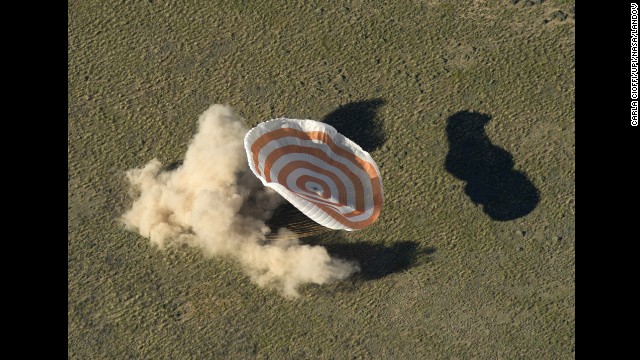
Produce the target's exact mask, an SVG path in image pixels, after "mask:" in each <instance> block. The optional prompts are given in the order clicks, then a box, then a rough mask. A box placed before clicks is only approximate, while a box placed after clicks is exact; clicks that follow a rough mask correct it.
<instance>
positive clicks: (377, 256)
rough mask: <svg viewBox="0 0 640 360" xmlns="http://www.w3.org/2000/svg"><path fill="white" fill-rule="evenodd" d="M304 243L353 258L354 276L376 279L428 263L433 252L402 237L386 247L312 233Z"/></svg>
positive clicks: (429, 248) (356, 277)
mask: <svg viewBox="0 0 640 360" xmlns="http://www.w3.org/2000/svg"><path fill="white" fill-rule="evenodd" d="M302 241H303V242H304V243H305V244H310V245H320V246H323V247H325V248H326V249H327V251H328V252H329V254H330V255H331V256H333V257H337V258H340V259H344V260H351V261H353V260H355V261H357V262H358V264H359V265H360V271H359V272H358V273H356V274H354V275H353V278H354V279H361V280H376V279H380V278H383V277H385V276H388V275H391V274H394V273H397V272H401V271H404V270H407V269H409V268H410V267H413V266H416V265H419V264H422V263H425V262H428V261H430V260H431V255H433V254H434V253H435V252H436V249H435V248H433V247H427V248H421V247H420V246H419V244H418V243H417V242H415V241H408V240H402V241H397V242H395V243H393V244H391V245H389V246H387V245H382V244H376V243H373V242H368V241H357V242H347V241H346V239H344V238H342V237H341V236H340V235H337V236H332V237H331V238H330V239H326V238H325V239H323V236H314V237H309V238H305V239H303V240H302Z"/></svg>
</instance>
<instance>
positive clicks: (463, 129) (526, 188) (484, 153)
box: [445, 111, 540, 221]
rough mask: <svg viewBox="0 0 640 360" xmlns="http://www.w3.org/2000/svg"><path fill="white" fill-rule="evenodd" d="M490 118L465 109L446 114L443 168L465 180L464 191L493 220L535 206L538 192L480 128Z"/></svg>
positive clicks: (523, 212)
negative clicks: (446, 144) (446, 141)
mask: <svg viewBox="0 0 640 360" xmlns="http://www.w3.org/2000/svg"><path fill="white" fill-rule="evenodd" d="M490 120H491V117H490V116H489V115H486V114H482V113H474V112H469V111H461V112H457V113H455V114H453V115H452V116H450V117H449V119H448V120H447V129H446V131H447V138H448V140H449V153H448V154H447V157H446V160H445V169H446V170H447V171H449V172H450V173H451V174H453V175H454V176H455V177H457V178H458V179H460V180H464V181H466V182H467V185H466V187H465V193H466V194H467V195H468V196H469V197H470V198H471V201H473V202H474V203H475V204H481V205H483V211H484V212H485V213H486V214H487V215H489V217H491V218H492V219H493V220H497V221H508V220H513V219H517V218H519V217H522V216H525V215H527V214H529V213H530V212H531V211H533V209H535V207H536V206H537V205H538V203H539V202H540V194H539V192H538V189H536V187H535V186H534V185H533V183H532V182H531V181H530V180H529V179H528V178H527V176H526V175H525V174H524V173H522V172H520V171H517V170H514V169H513V166H514V161H513V156H511V154H510V153H509V152H507V151H506V150H504V149H502V148H500V147H498V146H495V145H493V144H492V143H491V140H489V137H488V136H487V134H486V132H485V130H484V126H485V124H486V123H488V122H489V121H490Z"/></svg>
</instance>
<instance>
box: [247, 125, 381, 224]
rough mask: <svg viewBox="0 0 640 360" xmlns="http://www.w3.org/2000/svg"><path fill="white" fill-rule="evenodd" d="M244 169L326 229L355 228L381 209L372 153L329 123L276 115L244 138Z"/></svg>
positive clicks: (379, 188) (378, 173) (376, 173)
mask: <svg viewBox="0 0 640 360" xmlns="http://www.w3.org/2000/svg"><path fill="white" fill-rule="evenodd" d="M244 147H245V150H246V151H247V158H248V160H249V167H250V168H251V170H252V171H253V173H254V174H256V176H257V177H258V178H259V179H260V180H261V181H262V183H263V184H264V185H265V186H269V187H271V188H273V189H275V190H276V191H277V192H278V193H280V195H282V196H283V197H284V198H285V199H287V200H288V201H289V202H290V203H291V204H293V205H294V206H295V207H296V208H298V209H299V210H300V211H302V212H303V213H304V214H305V215H307V216H308V217H309V218H310V219H312V220H314V221H315V222H317V223H318V224H320V225H323V226H326V227H328V228H331V229H336V230H338V229H342V230H349V231H351V230H359V229H362V228H364V227H366V226H368V225H371V224H373V223H374V222H375V221H376V220H377V219H378V216H380V211H381V210H382V199H383V190H382V177H381V176H380V171H379V170H378V166H377V165H376V163H375V161H373V158H371V155H369V153H368V152H366V151H364V150H362V148H361V147H360V146H358V145H357V144H356V143H354V142H353V141H351V140H349V139H347V138H346V137H345V136H343V135H342V134H340V133H338V131H336V129H334V128H333V127H332V126H330V125H327V124H324V123H321V122H318V121H314V120H297V119H286V118H278V119H273V120H269V121H266V122H263V123H261V124H258V125H257V126H256V127H254V128H253V129H251V130H250V131H249V132H248V133H247V135H246V136H245V138H244Z"/></svg>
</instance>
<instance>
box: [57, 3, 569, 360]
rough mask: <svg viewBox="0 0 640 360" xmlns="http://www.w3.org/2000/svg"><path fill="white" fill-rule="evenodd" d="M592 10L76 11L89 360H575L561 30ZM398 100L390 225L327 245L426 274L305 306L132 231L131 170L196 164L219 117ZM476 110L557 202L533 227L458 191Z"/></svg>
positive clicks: (72, 161)
mask: <svg viewBox="0 0 640 360" xmlns="http://www.w3.org/2000/svg"><path fill="white" fill-rule="evenodd" d="M574 4H575V2H574V1H555V2H554V1H545V2H543V3H542V4H540V5H533V6H524V5H523V4H522V3H519V4H516V5H512V4H511V1H506V0H505V1H500V2H493V1H476V2H472V5H468V4H466V3H464V2H456V1H415V2H377V1H375V2H374V1H353V2H349V3H348V4H346V5H345V4H344V3H343V2H331V3H328V2H323V3H322V5H313V4H312V3H311V2H308V1H302V2H287V1H280V2H239V1H234V2H225V1H217V2H216V1H213V2H209V1H203V2H201V3H200V4H199V5H197V6H196V5H192V6H182V5H175V4H172V2H163V1H153V2H151V3H150V2H147V1H139V2H131V3H120V2H113V3H111V4H109V3H105V2H98V1H79V2H71V3H69V11H68V13H69V50H68V55H69V81H68V83H69V90H68V91H69V92H68V100H69V121H68V126H69V132H68V138H69V145H68V157H69V185H68V190H69V200H68V206H69V222H68V230H69V238H68V254H69V270H68V274H69V302H68V303H69V310H68V319H69V320H68V324H69V330H68V345H69V355H70V358H73V359H89V358H118V359H122V358H154V359H156V358H157V359H160V358H173V359H176V358H232V359H245V358H259V359H263V358H264V359H266V358H271V359H274V358H291V359H300V358H335V359H343V358H363V359H369V358H386V359H413V358H443V359H445V358H447V359H448V358H471V357H477V358H532V359H542V358H554V359H563V358H573V357H574V353H573V349H574V348H575V285H574V278H575V268H574V265H575V262H574V256H575V247H574V245H575V235H574V214H575V205H574V202H575V201H574V198H575V194H574V179H575V165H574V159H575V151H574V146H575V141H574V111H575V103H574V96H575V80H574V77H575V46H574V36H575V23H574V21H573V20H572V19H571V18H570V17H569V18H568V19H567V20H565V21H558V20H552V21H550V22H548V23H546V24H545V23H544V20H545V19H547V20H548V19H550V18H551V17H550V14H551V13H553V11H555V10H558V9H559V10H562V11H564V12H565V13H569V9H570V7H571V6H572V5H574ZM378 98H380V99H383V100H384V101H385V104H384V105H383V106H382V107H380V108H379V109H378V112H377V116H378V118H379V119H380V121H381V129H382V130H383V132H384V135H385V138H386V141H385V142H384V144H382V145H381V146H380V147H379V148H377V149H376V150H374V151H372V153H371V154H372V156H373V157H374V159H376V161H377V163H378V165H379V166H380V168H381V172H382V175H383V181H384V188H385V205H384V209H383V212H382V215H381V217H380V219H379V221H378V222H377V223H376V224H375V225H373V226H371V227H370V228H367V229H365V230H362V231H358V232H353V233H332V234H329V235H327V236H326V237H323V238H322V239H314V241H319V242H321V243H322V242H325V243H326V244H333V245H334V248H339V246H337V245H335V244H351V246H352V247H351V249H358V248H359V247H358V246H360V247H363V246H369V247H368V249H374V248H376V247H377V249H384V248H392V247H393V246H394V244H398V243H400V242H403V241H405V242H406V241H408V242H411V243H412V244H414V245H415V249H414V251H415V252H416V253H420V252H423V253H422V254H423V255H418V256H416V261H415V262H413V263H411V264H410V266H408V267H403V269H401V270H398V271H394V272H391V273H389V274H385V275H384V276H381V277H376V278H374V279H366V278H364V277H362V276H355V277H353V278H351V279H348V280H346V281H343V282H340V283H336V284H333V285H328V286H307V287H304V288H303V289H301V294H302V297H301V299H298V300H293V301H292V300H287V299H285V298H283V297H281V296H280V295H279V294H278V293H276V292H273V291H270V290H266V289H262V288H259V287H257V286H255V285H254V284H252V283H251V282H250V281H249V279H248V278H247V277H246V276H245V274H244V273H243V272H242V270H241V269H240V268H239V267H238V266H237V265H236V264H235V263H234V262H232V261H230V260H219V259H215V260H214V259H206V258H204V257H203V256H201V254H200V252H199V251H197V250H195V249H189V248H179V249H169V250H167V251H159V250H157V249H156V248H153V247H152V246H151V245H150V244H149V242H148V240H146V239H144V238H142V237H140V236H138V235H136V234H134V233H130V232H127V231H126V230H124V229H123V227H122V226H121V225H120V223H119V220H118V217H119V216H120V214H122V212H123V211H124V210H125V209H126V208H127V206H129V204H130V202H131V200H130V199H129V198H128V194H127V187H126V183H125V181H124V177H123V176H124V171H125V170H127V169H130V168H134V167H140V166H142V165H144V164H146V163H147V162H148V161H149V160H151V159H152V158H154V157H157V158H158V159H160V160H161V161H162V162H164V163H169V162H172V161H175V160H179V159H182V158H183V156H184V153H185V151H186V148H187V145H188V142H189V140H190V138H191V136H192V135H193V133H194V131H195V130H196V121H197V118H198V115H199V114H200V113H201V112H202V111H204V110H205V109H206V108H207V107H208V106H209V105H210V104H211V103H227V104H231V105H233V106H234V107H235V108H236V109H237V110H238V111H239V112H240V113H241V114H242V115H243V116H244V117H245V118H246V119H247V121H248V122H249V123H250V125H255V124H257V123H258V122H261V121H264V120H267V119H270V118H274V117H278V116H287V117H294V118H311V119H321V118H322V117H323V116H325V115H327V114H329V113H330V112H332V111H334V110H335V109H337V108H338V107H340V106H342V105H345V104H348V103H350V102H355V101H365V100H372V99H378ZM464 110H473V111H479V112H482V113H485V114H488V115H490V116H492V118H493V119H492V120H491V122H489V123H488V124H487V125H486V132H487V135H488V137H489V138H490V140H491V142H492V144H494V145H496V146H499V147H501V148H503V149H505V150H507V151H508V152H509V153H511V154H512V155H513V158H514V161H515V168H516V169H517V170H520V171H524V172H526V174H527V176H528V178H529V179H530V180H531V181H532V182H533V184H534V185H535V186H536V188H537V189H538V190H539V192H540V197H541V200H540V203H539V204H538V205H537V207H536V208H535V209H534V210H533V211H532V212H531V213H530V214H528V215H527V216H524V217H521V218H518V219H516V220H512V221H507V222H496V221H493V220H492V219H491V218H490V217H488V216H487V215H486V214H485V213H483V212H482V209H481V208H480V207H478V206H476V205H474V204H473V203H472V202H471V201H470V199H469V198H468V197H467V196H466V195H465V193H464V186H465V183H464V182H463V181H460V180H458V179H456V178H455V177H453V176H452V175H451V174H449V173H448V172H447V171H446V170H445V168H444V159H445V157H446V155H447V152H448V141H447V137H446V133H445V125H446V121H447V118H448V117H449V116H451V115H452V114H454V113H456V112H458V111H464ZM520 231H524V232H525V235H524V236H523V235H522V234H521V233H520ZM353 244H355V245H353ZM357 244H360V245H357ZM428 249H433V250H435V251H433V252H432V253H430V254H429V255H424V251H426V250H428ZM382 254H387V256H391V255H389V254H390V252H386V253H385V252H382ZM376 261H378V262H375V261H373V262H371V264H373V265H376V264H380V263H382V264H384V263H385V261H388V260H385V259H383V260H376ZM382 270H384V269H382ZM383 272H384V271H383Z"/></svg>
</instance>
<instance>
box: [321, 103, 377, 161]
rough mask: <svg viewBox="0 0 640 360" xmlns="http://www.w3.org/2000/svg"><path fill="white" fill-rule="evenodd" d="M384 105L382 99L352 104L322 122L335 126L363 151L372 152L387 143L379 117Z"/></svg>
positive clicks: (337, 110) (333, 112)
mask: <svg viewBox="0 0 640 360" xmlns="http://www.w3.org/2000/svg"><path fill="white" fill-rule="evenodd" d="M382 105H384V100H382V99H372V100H366V101H357V102H351V103H348V104H346V105H343V106H340V107H339V108H337V109H336V110H334V111H332V112H331V113H329V114H327V115H325V116H324V117H323V118H322V122H324V123H326V124H329V125H331V126H333V127H334V128H336V130H338V132H339V133H341V134H342V135H344V136H346V137H347V138H349V139H350V140H352V141H353V142H355V143H356V144H358V145H360V147H362V149H364V150H365V151H368V152H371V151H373V150H375V149H377V148H379V147H380V146H382V144H384V142H385V141H386V137H385V135H384V131H383V129H382V120H381V119H379V117H378V115H377V111H378V108H379V107H381V106H382Z"/></svg>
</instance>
